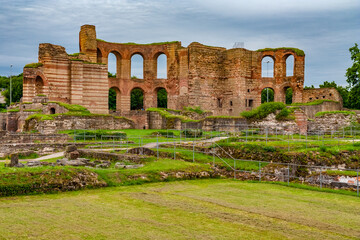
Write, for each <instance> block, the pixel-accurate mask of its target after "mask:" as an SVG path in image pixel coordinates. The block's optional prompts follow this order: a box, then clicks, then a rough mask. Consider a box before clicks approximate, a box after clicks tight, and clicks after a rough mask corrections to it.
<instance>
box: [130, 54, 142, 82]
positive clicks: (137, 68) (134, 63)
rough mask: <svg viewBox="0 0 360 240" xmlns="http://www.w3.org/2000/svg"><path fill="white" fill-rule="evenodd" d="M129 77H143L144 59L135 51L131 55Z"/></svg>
mask: <svg viewBox="0 0 360 240" xmlns="http://www.w3.org/2000/svg"><path fill="white" fill-rule="evenodd" d="M130 75H131V79H143V78H144V59H143V57H142V56H141V55H140V54H138V53H136V54H134V55H132V57H131V73H130Z"/></svg>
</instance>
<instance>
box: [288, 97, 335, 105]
mask: <svg viewBox="0 0 360 240" xmlns="http://www.w3.org/2000/svg"><path fill="white" fill-rule="evenodd" d="M324 102H335V103H337V101H334V100H329V99H318V100H314V101H312V102H307V103H292V104H291V106H312V105H320V104H323V103H324Z"/></svg>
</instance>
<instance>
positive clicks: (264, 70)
mask: <svg viewBox="0 0 360 240" xmlns="http://www.w3.org/2000/svg"><path fill="white" fill-rule="evenodd" d="M261 77H269V78H273V77H274V60H273V59H272V58H271V57H269V56H266V57H264V58H263V59H262V60H261Z"/></svg>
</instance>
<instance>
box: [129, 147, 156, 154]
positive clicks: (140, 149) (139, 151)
mask: <svg viewBox="0 0 360 240" xmlns="http://www.w3.org/2000/svg"><path fill="white" fill-rule="evenodd" d="M127 153H130V154H140V155H149V156H154V155H155V152H154V151H153V150H151V149H149V148H144V147H137V148H131V149H129V150H128V151H127Z"/></svg>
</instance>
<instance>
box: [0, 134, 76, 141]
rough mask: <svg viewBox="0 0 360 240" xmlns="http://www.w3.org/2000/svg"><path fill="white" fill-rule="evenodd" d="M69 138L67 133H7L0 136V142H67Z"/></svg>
mask: <svg viewBox="0 0 360 240" xmlns="http://www.w3.org/2000/svg"><path fill="white" fill-rule="evenodd" d="M68 140H69V136H68V135H67V134H23V133H7V134H6V135H3V136H2V138H0V143H35V142H39V143H40V142H42V143H66V142H67V141H68Z"/></svg>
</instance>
